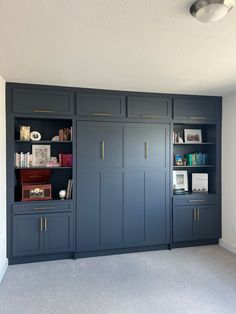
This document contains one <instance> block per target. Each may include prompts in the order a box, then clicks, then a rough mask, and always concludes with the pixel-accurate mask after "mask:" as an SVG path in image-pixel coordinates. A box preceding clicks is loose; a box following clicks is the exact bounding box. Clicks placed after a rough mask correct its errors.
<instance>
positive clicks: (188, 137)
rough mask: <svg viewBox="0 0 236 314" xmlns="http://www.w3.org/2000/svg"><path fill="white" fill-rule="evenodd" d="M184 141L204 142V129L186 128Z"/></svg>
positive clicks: (192, 142)
mask: <svg viewBox="0 0 236 314" xmlns="http://www.w3.org/2000/svg"><path fill="white" fill-rule="evenodd" d="M184 142H185V143H188V144H196V143H202V130H201V129H184Z"/></svg>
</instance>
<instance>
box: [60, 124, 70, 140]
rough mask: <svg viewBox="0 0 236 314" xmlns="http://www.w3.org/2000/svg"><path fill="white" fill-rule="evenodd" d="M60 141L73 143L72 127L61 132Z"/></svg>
mask: <svg viewBox="0 0 236 314" xmlns="http://www.w3.org/2000/svg"><path fill="white" fill-rule="evenodd" d="M59 141H60V142H63V141H72V127H71V128H64V129H60V130H59Z"/></svg>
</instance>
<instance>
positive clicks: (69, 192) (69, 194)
mask: <svg viewBox="0 0 236 314" xmlns="http://www.w3.org/2000/svg"><path fill="white" fill-rule="evenodd" d="M72 187H73V180H72V179H69V180H68V183H67V189H66V199H67V200H68V199H71V198H72Z"/></svg>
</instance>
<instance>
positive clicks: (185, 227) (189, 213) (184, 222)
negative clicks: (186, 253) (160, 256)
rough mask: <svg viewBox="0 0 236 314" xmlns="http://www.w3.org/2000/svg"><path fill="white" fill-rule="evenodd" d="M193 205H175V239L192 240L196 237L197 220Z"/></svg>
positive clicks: (175, 240) (177, 240)
mask: <svg viewBox="0 0 236 314" xmlns="http://www.w3.org/2000/svg"><path fill="white" fill-rule="evenodd" d="M194 209H195V207H192V206H183V207H174V209H173V241H174V242H181V241H191V240H193V238H194V229H195V225H194V223H195V220H194Z"/></svg>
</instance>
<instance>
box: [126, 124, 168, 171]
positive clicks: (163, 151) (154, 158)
mask: <svg viewBox="0 0 236 314" xmlns="http://www.w3.org/2000/svg"><path fill="white" fill-rule="evenodd" d="M124 138H125V145H124V147H125V153H124V156H125V167H128V168H129V167H131V168H140V167H141V168H149V167H155V168H166V167H167V165H168V144H167V143H168V141H169V128H168V126H167V125H166V124H142V123H135V124H131V123H129V124H127V126H126V127H125V137H124Z"/></svg>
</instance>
